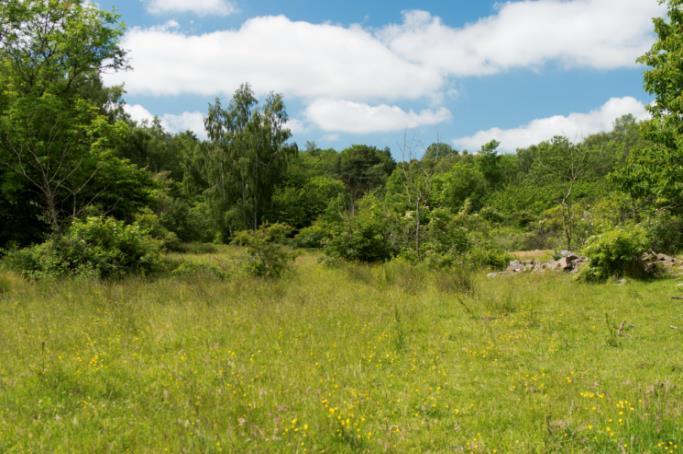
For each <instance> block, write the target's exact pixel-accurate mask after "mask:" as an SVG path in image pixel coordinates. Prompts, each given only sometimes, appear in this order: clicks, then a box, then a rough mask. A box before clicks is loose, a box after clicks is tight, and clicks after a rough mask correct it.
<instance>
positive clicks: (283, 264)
mask: <svg viewBox="0 0 683 454" xmlns="http://www.w3.org/2000/svg"><path fill="white" fill-rule="evenodd" d="M290 231H291V227H289V226H288V225H286V224H272V225H267V226H263V227H261V228H260V229H258V230H255V231H243V232H239V233H238V234H237V235H235V238H234V239H233V243H234V244H237V245H240V246H244V247H246V248H247V253H248V261H247V265H246V269H247V272H249V274H251V275H253V276H258V277H266V278H280V277H282V276H283V275H284V274H285V273H286V272H287V270H289V268H290V264H291V262H292V261H293V260H294V258H295V255H294V254H293V253H291V252H290V251H288V250H287V249H286V248H285V247H284V246H283V243H284V242H285V239H286V237H287V234H288V233H289V232H290Z"/></svg>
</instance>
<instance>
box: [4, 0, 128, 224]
mask: <svg viewBox="0 0 683 454" xmlns="http://www.w3.org/2000/svg"><path fill="white" fill-rule="evenodd" d="M0 24H1V25H2V33H0V67H1V68H2V70H1V71H0V165H3V166H4V167H6V168H7V169H8V173H10V174H12V178H14V179H16V180H18V181H20V182H22V183H23V184H24V185H25V186H26V187H29V188H31V192H30V193H29V194H30V199H29V200H30V202H29V200H26V203H31V204H35V205H36V206H38V207H40V212H41V213H40V220H41V221H42V222H44V223H45V224H47V225H49V226H50V228H51V229H52V230H53V231H58V230H59V229H60V228H61V227H62V226H63V225H65V224H68V218H69V217H71V216H74V215H76V214H80V213H82V209H83V208H84V207H85V206H86V205H88V204H90V203H93V201H94V200H95V199H97V200H98V201H99V197H98V196H100V195H105V193H109V194H112V193H113V194H114V195H115V196H116V195H123V200H130V199H131V198H132V197H133V196H134V195H135V194H136V193H134V194H131V195H128V194H125V193H122V192H119V191H117V190H115V188H109V187H107V185H103V184H102V183H104V182H106V183H108V184H115V183H116V182H117V181H119V178H117V176H120V175H115V176H113V177H112V178H111V179H109V178H108V177H109V175H110V171H112V170H116V171H121V170H131V169H130V168H129V167H127V166H126V163H124V162H121V161H117V160H116V158H115V157H113V156H110V153H108V152H109V151H111V150H107V146H106V144H107V141H108V138H109V137H110V136H111V135H113V134H114V132H113V130H112V128H111V126H112V125H111V123H110V121H109V120H110V118H109V117H108V116H107V114H108V113H109V112H108V109H110V108H111V106H112V105H115V104H116V102H117V101H118V98H119V96H120V89H119V88H104V87H103V84H102V81H101V74H102V73H103V72H104V71H105V70H108V71H109V70H112V71H115V70H118V69H122V68H123V67H124V66H125V65H124V51H123V49H122V48H121V47H119V42H118V41H119V39H120V37H121V35H122V33H123V25H122V24H121V23H120V22H119V18H118V16H117V15H115V14H113V13H108V12H105V11H101V10H99V9H97V8H96V7H95V6H93V5H92V4H91V3H89V2H87V3H86V2H82V1H73V2H59V1H56V0H49V1H44V0H28V1H23V0H7V1H4V2H2V3H1V4H0ZM104 167H106V168H104ZM119 187H120V186H119Z"/></svg>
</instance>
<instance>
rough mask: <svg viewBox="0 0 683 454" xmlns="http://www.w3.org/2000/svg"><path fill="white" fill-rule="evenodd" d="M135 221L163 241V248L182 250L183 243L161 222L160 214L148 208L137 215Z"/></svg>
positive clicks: (155, 237)
mask: <svg viewBox="0 0 683 454" xmlns="http://www.w3.org/2000/svg"><path fill="white" fill-rule="evenodd" d="M135 223H136V224H137V225H138V226H140V227H142V228H143V229H144V230H146V231H147V232H148V233H149V235H150V236H151V237H152V238H154V239H157V240H159V241H160V242H161V246H162V248H163V249H165V250H167V251H178V252H179V251H181V243H180V240H179V239H178V236H177V235H176V234H175V233H173V232H171V231H170V230H168V229H167V228H166V227H164V226H163V225H162V224H161V221H160V219H159V216H157V215H156V214H154V213H153V212H152V210H150V209H149V208H146V209H144V210H141V211H140V213H138V214H137V215H136V216H135Z"/></svg>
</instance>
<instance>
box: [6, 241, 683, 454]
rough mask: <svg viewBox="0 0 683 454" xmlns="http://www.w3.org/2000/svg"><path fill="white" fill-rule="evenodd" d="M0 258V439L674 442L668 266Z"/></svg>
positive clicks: (630, 448) (673, 323)
mask: <svg viewBox="0 0 683 454" xmlns="http://www.w3.org/2000/svg"><path fill="white" fill-rule="evenodd" d="M235 254H236V251H235V250H234V249H231V248H224V249H221V250H220V251H219V253H215V254H203V255H188V256H186V258H187V259H188V260H192V261H196V262H199V263H212V264H214V265H215V266H216V267H219V268H222V269H223V271H224V272H225V273H226V275H227V277H226V278H223V279H221V278H220V277H218V276H217V275H215V274H214V273H205V272H202V271H201V269H199V268H198V269H197V271H196V272H194V273H192V272H189V273H186V274H184V275H181V276H173V277H164V278H160V279H155V280H142V279H128V280H124V281H121V282H112V283H101V282H97V281H94V280H88V279H85V278H82V279H73V280H68V281H54V282H51V281H39V282H30V281H25V280H23V279H21V278H20V277H19V276H17V275H15V274H12V273H10V272H8V271H3V272H0V452H65V451H67V452H103V451H111V452H164V451H168V452H383V451H386V452H500V453H503V452H627V453H631V452H633V453H636V452H638V453H640V452H652V453H668V452H681V451H682V449H683V301H680V300H676V299H673V298H672V296H675V295H676V294H677V293H680V292H681V290H680V289H679V288H677V285H678V283H679V282H680V281H679V280H677V279H675V278H668V279H662V280H658V281H654V282H648V283H642V282H633V281H629V282H628V283H626V284H625V285H619V284H617V283H609V284H605V285H586V284H579V283H576V282H573V281H572V279H571V276H568V275H562V274H552V273H548V274H544V275H538V274H533V275H531V274H524V275H514V276H498V277H495V278H492V279H491V278H487V277H486V275H485V273H481V274H475V275H473V276H469V275H467V274H465V273H458V272H454V273H437V272H423V271H419V270H413V269H411V268H410V267H408V266H405V265H402V264H400V263H390V264H386V265H376V266H362V265H343V266H340V267H327V266H323V265H321V264H319V263H318V260H317V257H316V256H315V255H304V256H301V257H299V258H298V259H297V261H296V266H295V270H294V272H293V273H292V275H291V276H288V277H287V278H285V279H283V280H281V281H267V280H260V279H256V278H251V277H247V276H245V275H243V274H241V273H239V272H236V271H235V269H236V267H237V264H236V258H235V257H236V255H235Z"/></svg>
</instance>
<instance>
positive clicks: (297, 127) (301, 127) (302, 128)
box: [285, 118, 308, 134]
mask: <svg viewBox="0 0 683 454" xmlns="http://www.w3.org/2000/svg"><path fill="white" fill-rule="evenodd" d="M285 128H287V129H289V130H290V131H292V134H300V133H303V132H306V131H308V125H307V124H306V123H305V122H304V121H302V120H299V119H298V118H290V119H289V120H287V124H285Z"/></svg>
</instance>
